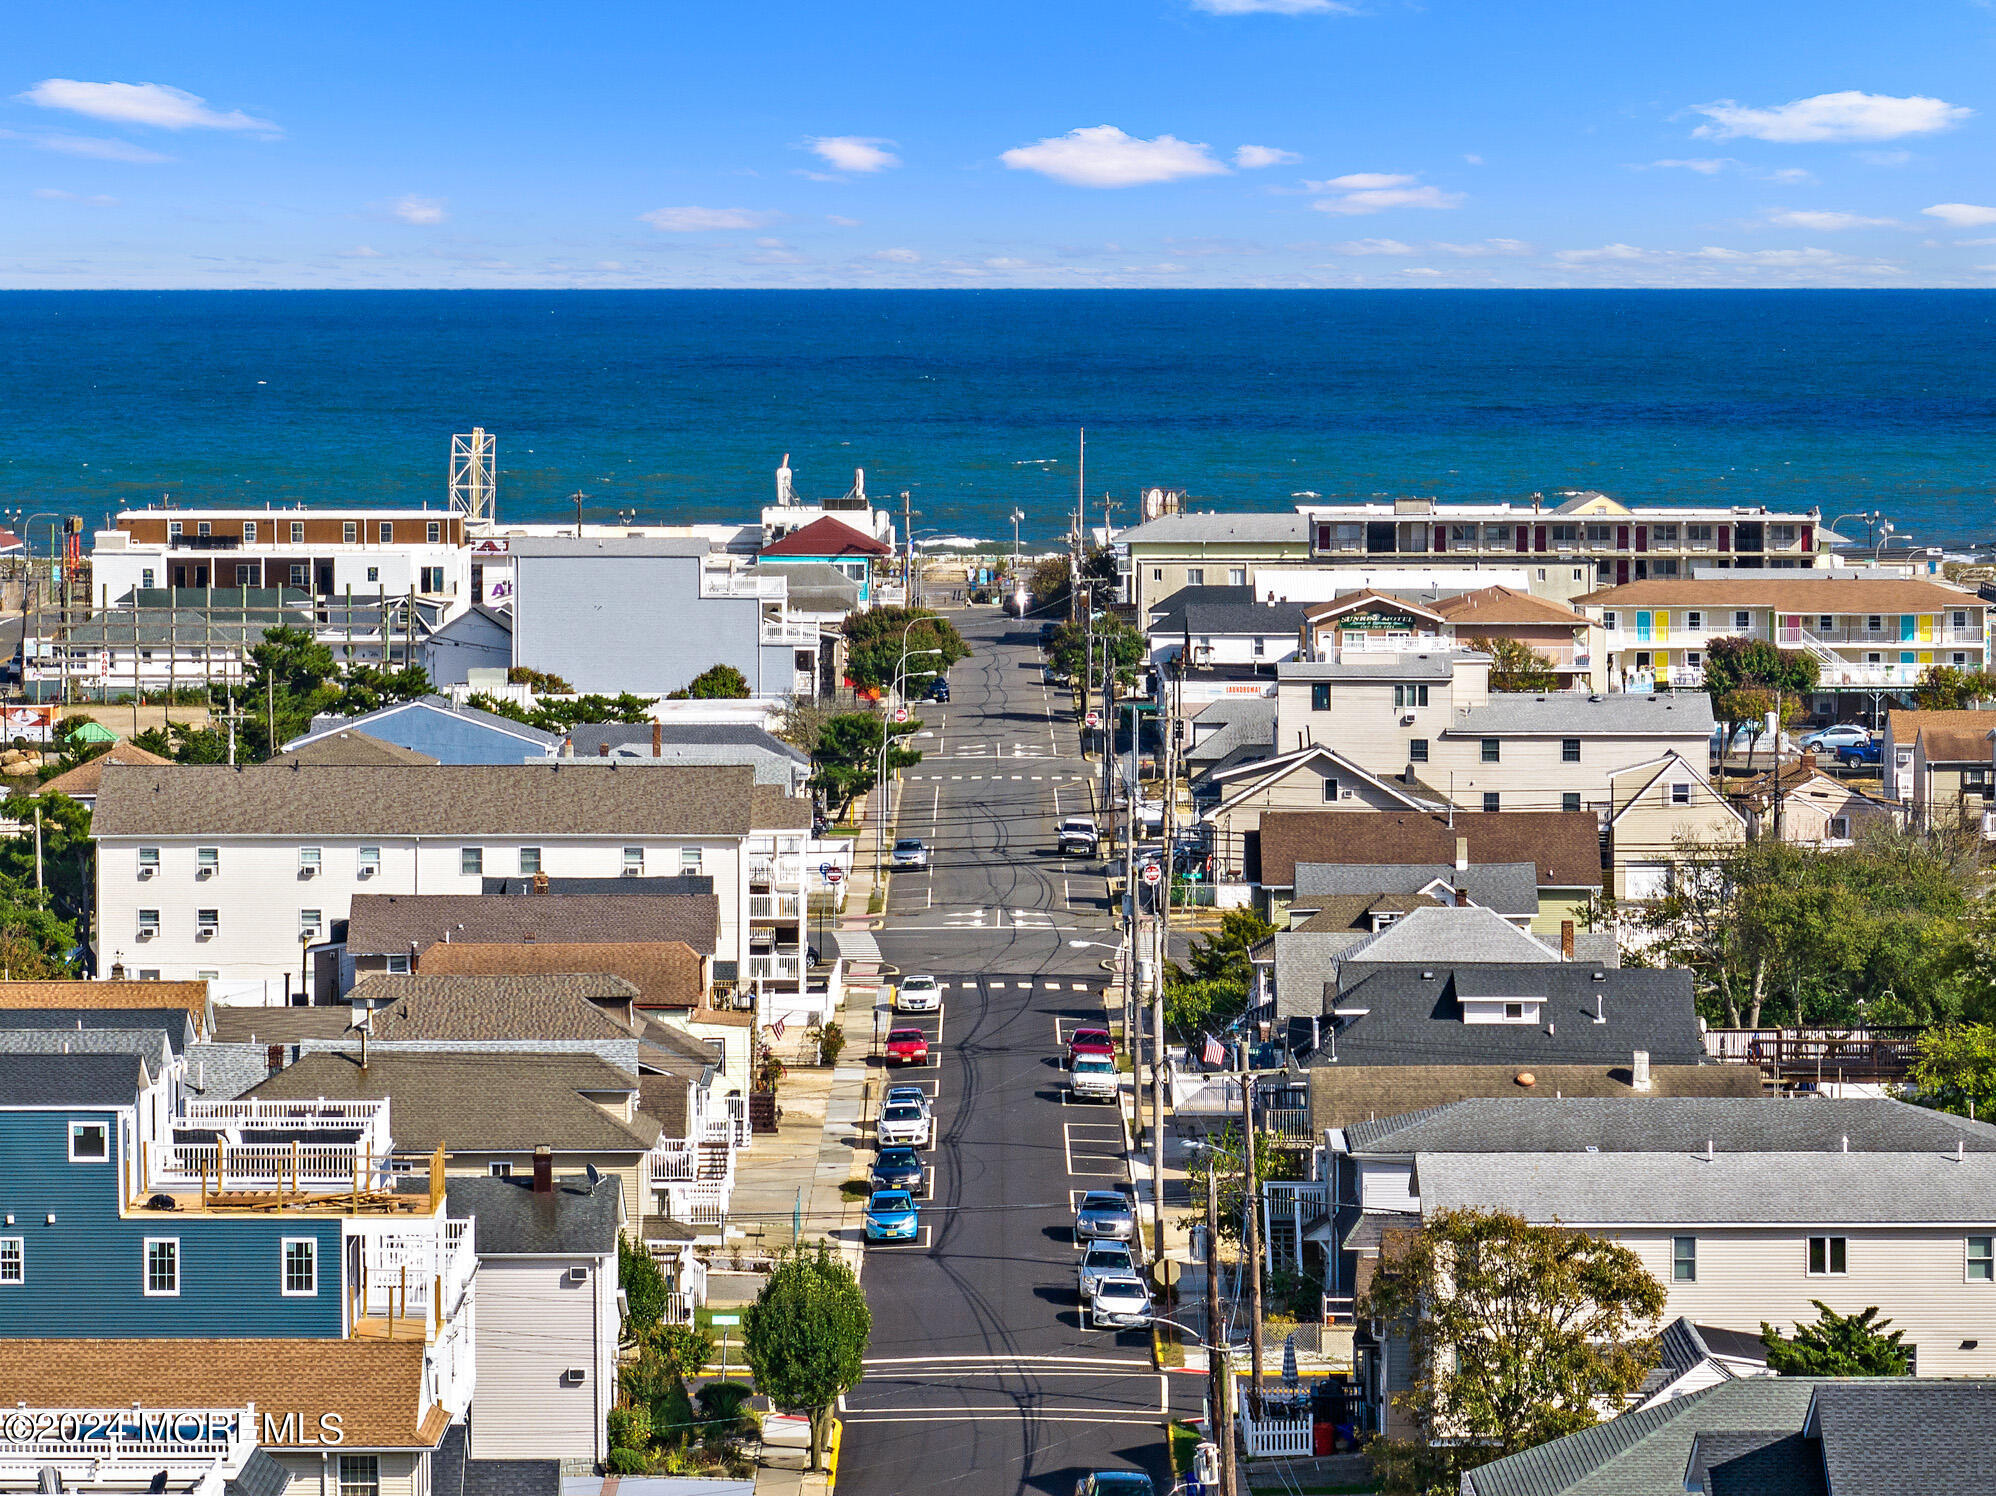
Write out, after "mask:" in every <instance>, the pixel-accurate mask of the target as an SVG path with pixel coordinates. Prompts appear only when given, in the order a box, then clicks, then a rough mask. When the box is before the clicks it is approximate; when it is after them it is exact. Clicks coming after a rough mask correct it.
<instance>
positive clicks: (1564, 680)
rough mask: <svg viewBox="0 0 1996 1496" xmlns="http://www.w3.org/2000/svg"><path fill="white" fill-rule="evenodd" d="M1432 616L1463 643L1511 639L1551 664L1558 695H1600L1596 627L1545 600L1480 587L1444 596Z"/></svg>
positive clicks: (1604, 682)
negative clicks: (1440, 619) (1578, 692)
mask: <svg viewBox="0 0 1996 1496" xmlns="http://www.w3.org/2000/svg"><path fill="white" fill-rule="evenodd" d="M1435 611H1436V612H1437V613H1439V614H1440V615H1441V616H1442V617H1443V618H1444V619H1445V620H1447V622H1448V626H1449V629H1450V631H1451V632H1452V633H1453V634H1454V636H1455V638H1456V639H1458V640H1459V641H1461V642H1462V643H1464V644H1471V643H1473V642H1474V641H1476V640H1478V639H1510V640H1512V641H1514V642H1516V643H1518V644H1522V645H1524V646H1525V647H1526V648H1528V649H1530V650H1531V651H1533V652H1534V653H1535V654H1537V655H1538V656H1539V657H1540V658H1542V659H1545V660H1549V661H1550V662H1551V663H1552V668H1553V672H1554V674H1555V675H1557V676H1558V678H1559V687H1560V689H1561V690H1584V691H1605V690H1606V689H1607V688H1608V661H1607V656H1606V655H1605V654H1604V653H1603V652H1602V650H1601V647H1600V645H1601V625H1600V624H1599V623H1597V622H1596V621H1595V620H1594V619H1591V618H1589V617H1588V616H1587V615H1586V614H1584V613H1577V612H1575V611H1574V610H1573V609H1572V608H1569V607H1567V606H1566V604H1564V603H1560V602H1555V601H1553V600H1552V599H1551V598H1548V597H1534V596H1532V594H1531V593H1529V592H1520V591H1518V590H1517V589H1516V588H1515V587H1484V588H1480V589H1479V590H1477V591H1475V592H1465V593H1463V594H1462V595H1461V596H1460V597H1445V598H1443V599H1442V600H1441V601H1440V602H1438V603H1436V604H1435Z"/></svg>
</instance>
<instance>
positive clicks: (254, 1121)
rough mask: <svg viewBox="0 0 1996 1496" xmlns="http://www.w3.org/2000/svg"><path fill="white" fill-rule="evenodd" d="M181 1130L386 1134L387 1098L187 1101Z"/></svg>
mask: <svg viewBox="0 0 1996 1496" xmlns="http://www.w3.org/2000/svg"><path fill="white" fill-rule="evenodd" d="M181 1125H182V1126H185V1127H216V1128H226V1127H360V1128H365V1129H370V1130H371V1129H373V1128H376V1127H379V1128H380V1129H381V1131H382V1133H383V1134H384V1135H385V1134H386V1133H387V1132H388V1098H387V1097H385V1096H383V1097H379V1098H376V1099H374V1100H367V1101H336V1100H327V1099H326V1098H325V1097H323V1096H321V1097H319V1098H318V1099H317V1100H316V1101H303V1100H300V1101H190V1102H188V1103H187V1111H186V1115H185V1116H184V1117H183V1118H182V1121H181Z"/></svg>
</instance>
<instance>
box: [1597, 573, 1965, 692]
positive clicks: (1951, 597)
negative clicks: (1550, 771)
mask: <svg viewBox="0 0 1996 1496" xmlns="http://www.w3.org/2000/svg"><path fill="white" fill-rule="evenodd" d="M1574 606H1575V607H1576V608H1578V609H1580V610H1581V611H1583V612H1585V613H1587V614H1588V615H1589V616H1591V617H1593V618H1596V619H1598V620H1599V621H1600V623H1601V628H1602V637H1603V640H1604V643H1603V648H1604V650H1605V652H1606V654H1607V656H1608V666H1609V675H1610V680H1611V688H1612V689H1614V690H1619V691H1649V690H1656V689H1661V688H1677V689H1692V690H1695V689H1698V688H1701V687H1702V686H1703V685H1704V683H1705V654H1706V651H1707V650H1708V649H1709V647H1710V645H1711V641H1712V640H1714V639H1718V638H1728V637H1732V638H1747V639H1764V640H1769V641H1771V642H1773V643H1774V644H1776V645H1778V646H1779V647H1781V648H1782V649H1798V650H1802V651H1805V652H1806V653H1808V654H1811V655H1813V656H1815V658H1816V660H1817V661H1818V663H1819V665H1820V666H1821V675H1820V677H1819V680H1818V692H1817V697H1816V701H1815V703H1812V704H1813V705H1816V706H1818V708H1819V709H1824V708H1830V707H1833V706H1834V703H1835V696H1836V694H1837V693H1838V692H1841V691H1874V690H1882V691H1903V690H1906V689H1908V688H1910V687H1912V686H1914V685H1916V684H1918V682H1919V679H1920V675H1921V673H1922V672H1923V671H1925V670H1927V669H1929V668H1930V667H1932V666H1934V665H1952V666H1955V667H1956V668H1958V669H1962V670H1981V669H1983V668H1984V667H1985V666H1986V665H1987V663H1988V660H1989V616H1988V614H1989V609H1988V605H1987V604H1986V603H1985V602H1984V601H1983V600H1982V599H1981V598H1979V597H1977V596H1976V595H1975V594H1974V593H1972V592H1965V591H1963V590H1961V589H1960V588H1958V587H1951V586H1948V585H1946V584H1945V583H1941V582H1931V581H1922V580H1916V579H1901V578H1891V577H1862V576H1835V575H1823V576H1815V577H1783V576H1770V575H1767V574H1765V573H1760V574H1752V573H1748V574H1738V573H1735V574H1730V575H1713V574H1707V575H1704V576H1700V577H1697V578H1692V579H1685V580H1677V581H1659V580H1652V581H1648V582H1632V583H1630V584H1629V585H1628V586H1626V587H1610V588H1604V589H1602V590H1600V591H1597V592H1591V593H1588V594H1587V595H1586V596H1584V597H1581V598H1577V599H1575V601H1574Z"/></svg>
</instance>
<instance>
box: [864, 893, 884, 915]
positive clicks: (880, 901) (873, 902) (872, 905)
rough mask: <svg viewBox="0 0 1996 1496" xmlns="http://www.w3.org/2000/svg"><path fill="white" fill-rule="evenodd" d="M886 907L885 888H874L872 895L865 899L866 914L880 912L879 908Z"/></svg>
mask: <svg viewBox="0 0 1996 1496" xmlns="http://www.w3.org/2000/svg"><path fill="white" fill-rule="evenodd" d="M886 907H887V890H886V889H884V888H876V889H874V890H873V894H872V896H871V897H870V898H868V899H867V901H866V912H867V913H868V914H878V913H880V911H881V910H883V909H885V908H886Z"/></svg>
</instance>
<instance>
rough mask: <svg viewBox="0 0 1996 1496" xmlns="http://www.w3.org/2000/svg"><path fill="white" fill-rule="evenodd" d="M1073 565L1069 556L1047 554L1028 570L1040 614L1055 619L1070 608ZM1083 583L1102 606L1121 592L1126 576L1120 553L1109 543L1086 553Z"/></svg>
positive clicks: (1029, 587)
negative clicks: (1118, 557)
mask: <svg viewBox="0 0 1996 1496" xmlns="http://www.w3.org/2000/svg"><path fill="white" fill-rule="evenodd" d="M1070 564H1071V563H1070V562H1069V561H1068V558H1067V557H1065V556H1047V557H1043V558H1042V559H1041V560H1038V561H1035V562H1034V563H1033V565H1032V569H1031V570H1030V571H1028V572H1027V573H1026V591H1027V593H1028V594H1029V595H1030V596H1031V598H1032V609H1033V612H1035V613H1036V614H1038V615H1039V616H1040V617H1042V618H1054V617H1058V616H1059V615H1060V614H1061V613H1064V612H1066V611H1067V600H1068V598H1069V597H1070V596H1071V595H1072V594H1073V591H1074V588H1073V586H1072V584H1071V583H1070V581H1069V579H1068V569H1069V566H1070ZM1081 584H1082V586H1083V588H1084V589H1086V590H1087V591H1088V592H1089V595H1090V597H1091V599H1092V600H1093V601H1094V602H1095V603H1096V604H1098V605H1099V604H1100V603H1101V602H1103V601H1104V600H1105V599H1106V598H1107V596H1108V595H1109V594H1110V593H1112V592H1115V591H1117V590H1118V589H1119V588H1120V587H1121V585H1122V577H1121V576H1120V575H1119V574H1118V573H1117V570H1116V553H1115V552H1114V551H1112V550H1110V549H1109V548H1108V547H1107V546H1096V547H1094V548H1093V549H1091V550H1090V551H1089V552H1088V553H1087V554H1086V555H1084V556H1083V557H1082V558H1081Z"/></svg>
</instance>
